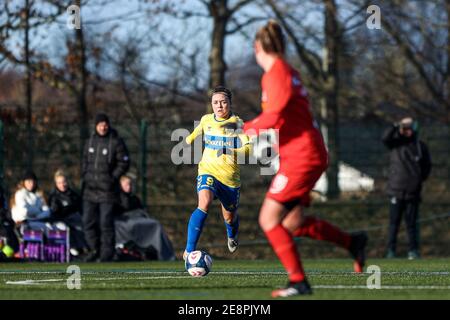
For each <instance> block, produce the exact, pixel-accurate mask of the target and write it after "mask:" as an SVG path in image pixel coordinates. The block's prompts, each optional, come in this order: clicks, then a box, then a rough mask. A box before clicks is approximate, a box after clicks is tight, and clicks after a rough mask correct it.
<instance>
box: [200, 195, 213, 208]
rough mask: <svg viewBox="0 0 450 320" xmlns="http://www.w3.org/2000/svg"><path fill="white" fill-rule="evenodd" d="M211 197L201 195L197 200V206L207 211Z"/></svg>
mask: <svg viewBox="0 0 450 320" xmlns="http://www.w3.org/2000/svg"><path fill="white" fill-rule="evenodd" d="M211 202H212V199H211V198H209V197H201V198H200V199H199V200H198V207H199V208H200V209H202V210H203V211H205V212H208V209H209V206H210V205H211Z"/></svg>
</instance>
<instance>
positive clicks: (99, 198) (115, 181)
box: [82, 128, 130, 203]
mask: <svg viewBox="0 0 450 320" xmlns="http://www.w3.org/2000/svg"><path fill="white" fill-rule="evenodd" d="M129 166H130V159H129V155H128V150H127V147H126V145H125V143H124V141H123V140H122V139H121V138H120V137H119V135H118V134H117V131H116V130H114V129H112V128H110V129H109V132H108V134H107V135H106V136H100V135H98V134H97V133H96V132H95V133H94V134H92V136H91V137H90V139H89V140H88V142H87V143H86V145H85V148H84V154H83V170H82V172H83V174H82V177H83V200H87V201H91V202H96V203H104V202H117V200H118V199H117V197H118V194H119V190H120V187H119V178H120V176H122V175H123V174H125V173H126V172H127V170H128V168H129Z"/></svg>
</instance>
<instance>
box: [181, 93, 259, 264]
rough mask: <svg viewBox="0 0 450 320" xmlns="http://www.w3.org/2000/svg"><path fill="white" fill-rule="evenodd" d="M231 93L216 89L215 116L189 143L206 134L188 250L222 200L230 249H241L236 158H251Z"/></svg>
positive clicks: (205, 118) (206, 120) (206, 118)
mask: <svg viewBox="0 0 450 320" xmlns="http://www.w3.org/2000/svg"><path fill="white" fill-rule="evenodd" d="M231 98H232V95H231V91H230V90H228V89H227V88H225V87H223V86H218V87H216V88H214V90H213V91H212V94H211V105H212V109H213V113H211V114H207V115H204V116H203V117H202V119H201V120H200V124H199V125H198V126H197V127H196V128H195V129H194V131H193V132H192V134H191V135H189V136H188V137H187V138H186V142H187V143H188V144H191V143H192V142H193V141H194V140H195V138H196V137H198V136H199V135H201V134H203V140H204V143H205V149H204V151H203V155H202V159H201V161H200V163H199V165H198V176H197V194H198V207H197V208H196V209H195V210H194V212H192V214H191V217H190V219H189V224H188V233H187V242H186V250H185V251H184V253H183V258H184V259H186V257H187V255H188V253H190V252H192V251H194V250H196V247H197V242H198V239H199V238H200V235H201V232H202V229H203V225H204V223H205V220H206V217H207V214H208V209H209V206H210V205H211V203H212V201H213V200H214V199H219V200H220V202H221V206H222V214H223V218H224V220H225V226H226V229H227V237H228V249H229V251H230V252H235V251H236V249H237V246H238V239H237V236H238V229H239V215H238V213H237V209H238V206H239V192H240V186H241V181H240V170H239V164H238V161H237V154H238V153H242V154H248V152H249V150H250V141H249V138H248V136H247V135H245V134H242V133H241V134H239V133H238V132H236V129H237V128H240V127H241V126H242V124H243V122H242V120H241V119H240V118H239V117H238V116H236V115H235V114H233V112H232V109H231Z"/></svg>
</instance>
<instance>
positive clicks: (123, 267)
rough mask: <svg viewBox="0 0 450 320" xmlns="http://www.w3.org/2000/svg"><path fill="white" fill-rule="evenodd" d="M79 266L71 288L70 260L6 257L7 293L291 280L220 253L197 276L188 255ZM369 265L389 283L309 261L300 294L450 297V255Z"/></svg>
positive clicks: (153, 295)
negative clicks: (306, 288) (188, 266)
mask: <svg viewBox="0 0 450 320" xmlns="http://www.w3.org/2000/svg"><path fill="white" fill-rule="evenodd" d="M73 264H76V263H73ZM77 265H78V266H79V267H80V270H81V280H80V281H81V282H80V283H81V289H79V290H77V289H72V290H70V289H68V287H67V279H68V278H69V276H70V274H69V273H67V272H66V271H67V267H68V264H51V263H4V264H0V299H19V300H24V299H70V300H72V299H85V300H96V299H157V300H180V299H181V300H197V299H199V300H209V299H215V300H222V299H225V300H227V299H232V300H247V299H249V300H259V299H270V293H271V290H273V289H274V288H276V287H280V286H283V285H285V284H286V282H287V277H286V274H285V272H284V270H283V268H282V266H281V265H280V263H279V262H278V261H267V260H253V261H244V260H240V261H239V260H215V261H214V263H213V268H212V271H211V272H210V274H209V275H207V276H205V277H201V278H194V277H191V276H189V274H188V273H187V272H186V271H185V270H184V264H183V262H182V261H171V262H160V261H149V262H128V263H102V264H100V263H98V264H95V263H78V264H77ZM367 265H377V266H379V267H380V270H381V289H368V288H367V287H366V284H367V279H368V278H369V277H370V276H371V275H372V274H369V273H363V274H355V273H353V272H352V269H351V261H350V260H349V259H321V260H306V261H305V262H304V267H305V271H306V273H307V275H308V279H309V281H310V283H311V285H312V287H313V290H314V294H313V295H311V296H301V297H295V298H293V299H388V300H392V299H446V300H449V299H450V259H449V258H443V259H420V260H414V261H408V260H406V259H393V260H385V259H373V260H369V261H368V263H367ZM69 282H71V280H69ZM71 283H74V282H73V281H72V282H71ZM371 283H372V282H371Z"/></svg>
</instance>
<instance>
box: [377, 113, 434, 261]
mask: <svg viewBox="0 0 450 320" xmlns="http://www.w3.org/2000/svg"><path fill="white" fill-rule="evenodd" d="M382 140H383V143H384V145H385V146H386V147H387V148H388V149H389V150H390V167H389V176H388V183H387V194H388V196H389V197H390V210H389V212H390V223H389V241H388V250H387V255H386V257H387V258H395V256H396V246H397V233H398V230H399V227H400V222H401V219H402V215H403V214H405V221H406V229H407V233H408V238H409V252H408V259H410V260H412V259H417V258H419V257H420V254H419V236H418V233H419V229H418V227H417V218H418V216H419V204H420V198H421V197H420V194H421V190H422V184H423V182H424V181H425V180H426V179H427V178H428V176H429V175H430V172H431V158H430V154H429V152H428V148H427V146H426V144H425V143H424V142H422V141H420V140H419V134H418V124H417V121H415V120H414V119H413V118H411V117H407V118H404V119H402V120H401V121H400V122H398V123H395V124H394V125H392V126H391V127H390V128H388V129H386V131H385V132H384V135H383V138H382Z"/></svg>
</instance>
